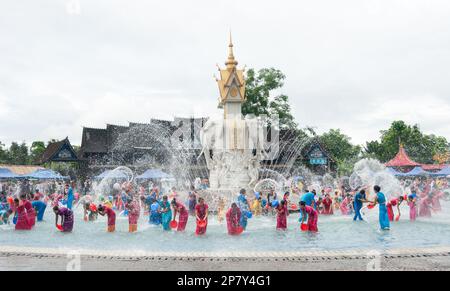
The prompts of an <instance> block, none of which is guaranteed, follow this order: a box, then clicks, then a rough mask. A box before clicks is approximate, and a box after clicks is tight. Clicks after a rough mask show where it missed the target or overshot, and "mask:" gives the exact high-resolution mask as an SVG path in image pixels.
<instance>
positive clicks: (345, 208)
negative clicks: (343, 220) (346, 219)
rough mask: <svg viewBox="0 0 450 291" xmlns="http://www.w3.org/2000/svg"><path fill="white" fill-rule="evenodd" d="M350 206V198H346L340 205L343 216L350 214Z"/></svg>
mask: <svg viewBox="0 0 450 291" xmlns="http://www.w3.org/2000/svg"><path fill="white" fill-rule="evenodd" d="M349 204H350V197H349V196H345V198H344V200H342V202H341V205H340V209H341V213H342V215H348V214H349V209H348V205H349Z"/></svg>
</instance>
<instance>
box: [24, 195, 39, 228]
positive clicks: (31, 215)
mask: <svg viewBox="0 0 450 291" xmlns="http://www.w3.org/2000/svg"><path fill="white" fill-rule="evenodd" d="M20 200H21V202H22V204H23V206H24V207H25V210H26V211H27V216H28V224H29V225H30V227H31V228H33V227H34V225H35V224H36V211H35V210H34V208H33V205H32V204H31V202H30V201H29V200H27V196H26V195H22V196H20Z"/></svg>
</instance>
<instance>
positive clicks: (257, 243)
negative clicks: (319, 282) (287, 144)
mask: <svg viewBox="0 0 450 291" xmlns="http://www.w3.org/2000/svg"><path fill="white" fill-rule="evenodd" d="M443 209H444V211H443V212H441V213H439V214H437V215H435V216H434V217H433V218H432V219H419V220H418V221H416V222H415V223H410V222H409V220H408V219H407V218H406V216H407V215H406V213H407V208H404V209H403V213H405V214H404V217H403V218H402V220H400V221H399V222H395V223H393V224H392V229H391V231H389V232H383V231H379V230H378V224H377V220H376V216H377V214H378V210H376V209H374V210H371V211H370V213H368V220H369V223H367V222H353V221H352V218H351V217H348V216H341V215H335V216H330V217H325V216H321V217H320V218H319V231H320V232H319V233H317V234H311V233H302V232H300V231H299V223H298V214H291V215H290V216H289V219H288V231H286V232H280V231H276V230H275V225H276V221H275V218H274V217H254V218H252V219H251V220H249V224H248V229H247V231H246V232H245V233H244V234H242V235H241V236H237V237H234V236H229V235H228V234H227V230H226V225H225V223H222V224H220V223H218V222H217V220H216V219H215V218H214V217H213V218H211V220H210V223H209V225H208V232H207V235H206V236H203V237H197V236H195V234H194V219H193V218H192V217H190V221H189V222H188V226H187V229H186V231H185V232H183V233H177V232H164V231H163V230H162V229H161V228H160V227H155V226H152V225H149V224H148V223H147V222H146V221H147V219H146V218H145V221H144V218H143V216H141V219H140V225H139V231H138V232H137V233H134V234H129V233H128V232H127V231H128V220H127V218H126V217H118V219H117V225H116V232H115V233H107V232H106V218H105V217H99V220H98V221H96V222H84V221H83V220H82V215H81V209H79V210H77V211H76V217H75V226H74V231H73V233H69V234H64V233H60V232H57V231H56V229H55V227H54V215H53V213H52V212H51V211H48V210H47V213H46V221H44V222H41V223H37V225H36V227H35V229H33V230H32V231H25V232H19V231H14V230H13V226H5V225H4V226H0V246H15V247H34V248H39V247H42V248H51V249H71V250H94V251H95V250H98V251H113V252H115V251H117V252H118V254H119V253H120V251H142V252H211V253H214V252H224V251H225V252H226V251H240V252H246V251H248V252H258V251H261V252H267V251H323V250H349V249H355V248H357V249H376V250H386V249H393V248H413V247H435V246H448V245H450V211H449V210H450V203H448V202H445V203H443Z"/></svg>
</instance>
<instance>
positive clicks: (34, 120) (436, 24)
mask: <svg viewBox="0 0 450 291" xmlns="http://www.w3.org/2000/svg"><path fill="white" fill-rule="evenodd" d="M230 29H231V30H232V32H233V41H234V44H235V55H236V58H237V59H238V61H239V62H240V65H247V66H248V67H253V68H263V67H275V68H278V69H280V70H282V71H283V72H284V73H285V74H286V76H287V78H286V82H285V86H284V88H283V89H282V90H281V92H282V93H284V94H287V95H288V96H289V97H290V99H291V103H292V109H293V113H294V115H295V118H296V120H297V122H298V123H299V124H300V126H302V127H304V126H314V127H316V128H317V130H318V131H319V132H323V131H325V130H328V129H329V128H337V127H339V128H341V129H342V130H343V132H344V133H346V134H348V135H350V136H352V137H353V141H354V142H355V143H364V142H365V141H366V140H371V139H374V138H377V137H378V136H379V130H380V129H383V128H386V127H387V126H388V125H389V124H390V122H392V121H393V120H395V119H404V120H406V121H408V122H411V123H418V124H420V126H421V128H422V129H423V130H424V131H425V132H427V133H436V134H439V135H443V136H445V137H447V138H448V139H450V126H449V123H450V1H447V0H379V1H376V0H370V1H369V0H340V1H335V0H315V1H298V0H297V1H293V0H291V1H287V0H277V1H273V0H245V1H241V0H239V1H238V0H226V1H219V0H214V1H212V0H193V1H185V0H164V1H162V0H160V1H142V0H139V1H138V0H40V1H35V0H14V1H1V2H0V141H1V142H3V143H6V144H9V143H10V142H11V141H14V140H15V141H26V142H31V141H33V140H45V141H47V140H49V139H51V138H56V139H61V138H65V137H66V136H69V138H70V139H71V140H72V142H73V143H74V144H79V143H80V140H81V131H82V126H88V127H100V128H102V127H104V126H105V125H106V124H107V123H112V124H127V123H128V122H148V121H149V120H150V118H152V117H155V118H163V119H172V118H173V117H174V116H207V115H212V114H217V109H216V108H217V97H218V90H217V87H216V83H215V81H214V79H213V74H215V73H216V67H215V65H216V63H219V64H220V65H223V62H224V61H225V58H226V55H227V38H228V31H229V30H230Z"/></svg>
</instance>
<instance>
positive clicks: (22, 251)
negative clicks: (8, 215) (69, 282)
mask: <svg viewBox="0 0 450 291" xmlns="http://www.w3.org/2000/svg"><path fill="white" fill-rule="evenodd" d="M68 255H80V256H82V257H87V258H91V259H117V260H154V259H156V260H162V259H166V260H168V259H172V260H174V259H196V260H198V259H214V260H219V259H233V258H236V259H256V260H263V259H279V260H283V259H284V260H286V259H287V260H311V261H313V260H339V259H367V258H372V257H374V256H377V255H380V256H382V257H385V258H393V257H395V258H401V257H425V256H450V246H449V247H446V246H445V247H443V246H439V247H430V248H402V249H389V250H375V249H373V250H370V249H355V250H330V251H294V252H264V251H263V252H236V251H233V252H148V251H121V252H119V251H100V250H99V251H97V250H71V249H65V248H59V249H52V248H33V247H15V246H2V247H1V249H0V256H3V257H12V256H16V257H17V256H25V257H38V258H39V257H42V258H48V257H67V256H68Z"/></svg>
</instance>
